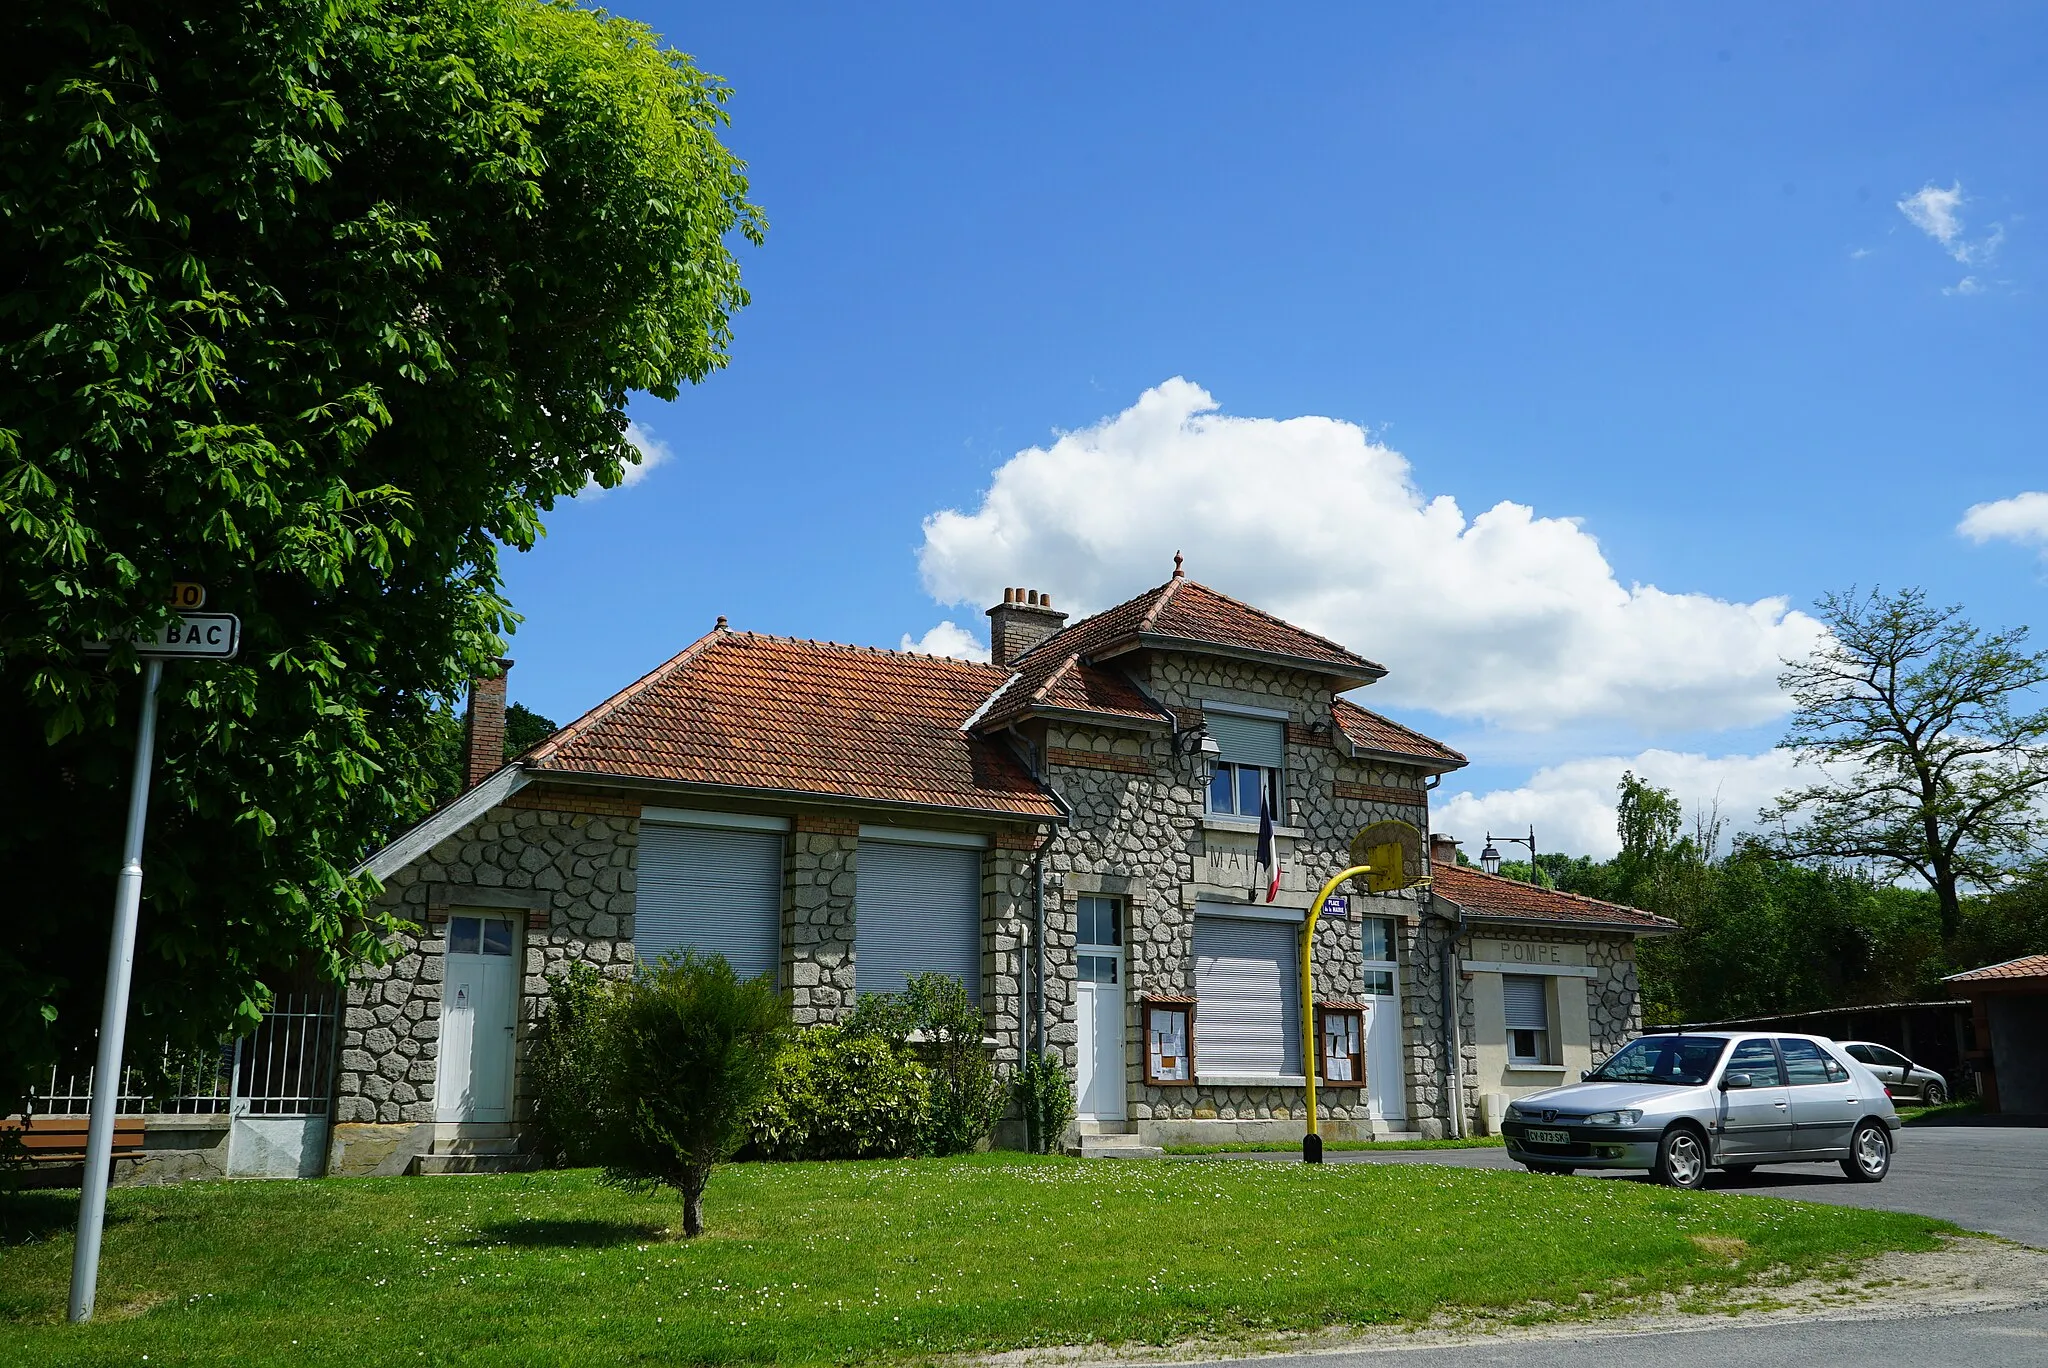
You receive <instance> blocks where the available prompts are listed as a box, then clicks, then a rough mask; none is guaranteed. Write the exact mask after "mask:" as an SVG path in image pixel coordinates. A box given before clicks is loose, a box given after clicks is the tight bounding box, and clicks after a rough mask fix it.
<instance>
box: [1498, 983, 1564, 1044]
mask: <svg viewBox="0 0 2048 1368" xmlns="http://www.w3.org/2000/svg"><path fill="white" fill-rule="evenodd" d="M1500 997H1501V1008H1502V1014H1503V1015H1504V1017H1505V1018H1506V1021H1507V1031H1508V1062H1509V1063H1511V1064H1548V1063H1550V1062H1551V1060H1550V989H1549V985H1548V984H1546V983H1545V982H1544V980H1543V979H1541V978H1539V977H1537V976H1536V975H1534V974H1502V975H1501V976H1500Z"/></svg>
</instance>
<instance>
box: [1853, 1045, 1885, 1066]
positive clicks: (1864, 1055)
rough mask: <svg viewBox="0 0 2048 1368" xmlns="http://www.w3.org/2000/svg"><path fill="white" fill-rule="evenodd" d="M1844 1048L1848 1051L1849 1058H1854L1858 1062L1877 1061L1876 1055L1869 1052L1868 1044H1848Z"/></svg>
mask: <svg viewBox="0 0 2048 1368" xmlns="http://www.w3.org/2000/svg"><path fill="white" fill-rule="evenodd" d="M1846 1048H1847V1049H1848V1051H1849V1058H1851V1059H1853V1060H1855V1061H1856V1062H1857V1063H1858V1064H1875V1063H1877V1056H1876V1055H1874V1054H1872V1053H1871V1052H1870V1047H1869V1046H1868V1045H1850V1046H1848V1047H1846Z"/></svg>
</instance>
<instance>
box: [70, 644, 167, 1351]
mask: <svg viewBox="0 0 2048 1368" xmlns="http://www.w3.org/2000/svg"><path fill="white" fill-rule="evenodd" d="M163 677H164V663H163V661H161V660H158V659H154V658H152V659H151V660H150V661H149V663H148V664H147V665H146V666H145V667H144V672H143V676H142V721H141V723H140V725H138V726H137V728H136V732H135V776H134V778H133V780H132V781H131V782H130V784H129V788H128V835H127V838H126V840H125V841H124V842H123V844H122V848H121V850H122V854H121V875H120V878H119V879H118V880H117V881H116V882H115V885H114V935H113V940H112V942H111V944H110V945H109V946H108V948H107V995H106V1001H105V1003H104V1004H103V1006H102V1007H101V1009H100V1048H99V1058H98V1060H97V1062H96V1063H95V1064H94V1066H93V1073H92V1102H91V1117H92V1119H91V1122H90V1124H89V1126H88V1128H87V1130H86V1138H85V1182H84V1191H83V1192H81V1193H80V1194H79V1198H78V1242H77V1245H76V1246H75V1247H74V1249H73V1251H72V1255H71V1307H70V1312H69V1317H70V1319H71V1320H72V1321H74V1322H75V1321H88V1320H91V1319H92V1303H93V1294H94V1293H95V1291H96V1290H97V1289H98V1286H99V1278H100V1232H101V1230H102V1229H103V1228H104V1226H105V1225H106V1219H107V1174H108V1170H109V1169H111V1168H112V1167H113V1163H114V1114H115V1112H117V1111H118V1110H119V1109H120V1106H121V1047H122V1044H123V1037H124V1036H126V1035H127V1032H128V984H129V980H130V978H131V977H132V976H133V973H134V969H135V923H136V920H137V917H138V914H139V913H140V911H141V908H142V829H143V824H144V822H145V821H146V820H147V819H148V816H149V773H150V766H151V762H152V761H153V759H154V758H155V752H156V697H157V686H158V685H159V684H160V683H162V681H163Z"/></svg>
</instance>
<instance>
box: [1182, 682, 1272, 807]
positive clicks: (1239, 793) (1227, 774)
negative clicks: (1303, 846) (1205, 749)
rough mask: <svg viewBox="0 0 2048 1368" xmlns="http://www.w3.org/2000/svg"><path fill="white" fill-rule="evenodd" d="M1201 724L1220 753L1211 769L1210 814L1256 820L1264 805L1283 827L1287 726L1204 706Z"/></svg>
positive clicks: (1211, 706) (1269, 720)
mask: <svg viewBox="0 0 2048 1368" xmlns="http://www.w3.org/2000/svg"><path fill="white" fill-rule="evenodd" d="M1202 723H1203V725H1204V726H1205V727H1207V728H1208V731H1209V735H1210V737H1211V738H1212V739H1213V740H1214V741H1215V742H1216V745H1217V747H1218V753H1217V755H1216V757H1215V758H1214V759H1213V760H1212V761H1211V762H1210V767H1209V801H1208V810H1209V811H1210V812H1211V813H1213V814H1214V815H1216V816H1219V817H1246V818H1251V819H1253V820H1256V819H1257V818H1258V815H1259V804H1260V800H1261V799H1263V800H1264V801H1265V802H1266V803H1267V804H1268V805H1269V806H1270V808H1271V810H1272V813H1273V820H1274V821H1276V822H1280V821H1284V820H1285V819H1284V818H1283V816H1282V813H1283V812H1285V808H1284V807H1282V805H1281V802H1280V772H1281V770H1282V768H1283V767H1284V766H1285V764H1286V761H1287V723H1286V722H1285V721H1284V720H1282V719H1280V718H1276V717H1256V716H1250V715H1247V714H1243V713H1238V712H1234V711H1233V712H1223V711H1219V710H1218V708H1217V706H1216V705H1215V704H1208V705H1205V706H1204V708H1203V710H1202Z"/></svg>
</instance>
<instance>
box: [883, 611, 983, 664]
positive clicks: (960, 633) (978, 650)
mask: <svg viewBox="0 0 2048 1368" xmlns="http://www.w3.org/2000/svg"><path fill="white" fill-rule="evenodd" d="M897 649H898V650H903V651H919V652H922V653H923V654H925V655H935V656H951V657H952V658H953V659H955V660H979V661H983V662H986V661H987V660H988V647H986V646H984V645H983V644H982V643H981V642H979V641H977V640H975V639H974V633H972V632H970V631H968V630H967V629H966V628H965V627H960V626H956V625H955V624H954V623H953V622H952V621H951V620H950V619H949V620H947V621H945V622H941V623H940V624H939V625H938V626H936V627H934V628H932V629H931V630H930V631H929V632H926V633H925V634H924V635H923V636H921V637H919V638H918V639H917V640H915V641H913V640H911V638H910V633H908V632H905V633H904V634H903V644H902V645H901V646H899V647H898V648H897Z"/></svg>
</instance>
